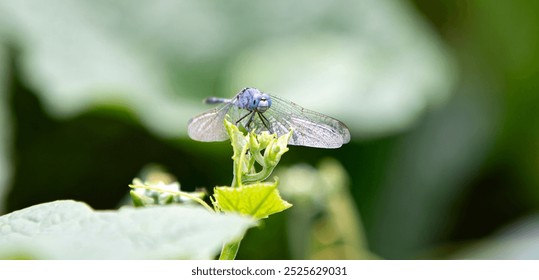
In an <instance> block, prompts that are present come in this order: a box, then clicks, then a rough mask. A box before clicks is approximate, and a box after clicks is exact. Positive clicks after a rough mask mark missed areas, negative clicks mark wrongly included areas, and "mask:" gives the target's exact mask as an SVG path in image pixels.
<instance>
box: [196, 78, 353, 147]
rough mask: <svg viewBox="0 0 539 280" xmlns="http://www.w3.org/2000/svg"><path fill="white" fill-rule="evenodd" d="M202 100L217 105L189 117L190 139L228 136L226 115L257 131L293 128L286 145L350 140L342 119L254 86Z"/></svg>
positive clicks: (280, 132)
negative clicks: (233, 94)
mask: <svg viewBox="0 0 539 280" xmlns="http://www.w3.org/2000/svg"><path fill="white" fill-rule="evenodd" d="M204 102H205V103H206V104H219V105H218V106H217V107H215V108H213V109H211V110H209V111H207V112H204V113H202V114H200V115H198V116H196V117H194V118H192V119H191V120H189V124H188V128H187V132H188V134H189V137H191V139H193V140H197V141H202V142H215V141H225V140H227V139H228V138H229V137H228V134H227V133H226V130H225V127H224V119H225V118H228V120H229V121H231V122H232V123H235V124H236V126H238V127H239V126H242V127H243V128H245V130H247V131H253V132H255V133H257V134H258V133H261V132H262V131H268V132H269V133H270V134H273V133H275V134H277V136H281V135H283V134H286V133H288V132H289V131H290V130H292V131H293V132H292V136H291V137H290V139H289V141H288V144H289V145H295V146H307V147H314V148H325V149H335V148H339V147H341V146H342V145H343V144H346V143H348V142H350V131H349V130H348V127H346V125H345V124H344V123H342V122H341V121H339V120H336V119H334V118H332V117H328V116H326V115H324V114H321V113H317V112H314V111H311V110H308V109H305V108H302V107H301V106H299V105H297V104H295V103H293V102H290V101H287V100H284V99H281V98H279V97H277V96H274V95H270V94H266V93H263V92H261V91H260V90H258V89H256V88H252V87H248V88H244V89H242V90H241V91H240V92H239V93H238V94H236V95H235V96H234V97H233V98H231V99H226V98H219V97H208V98H206V99H205V100H204Z"/></svg>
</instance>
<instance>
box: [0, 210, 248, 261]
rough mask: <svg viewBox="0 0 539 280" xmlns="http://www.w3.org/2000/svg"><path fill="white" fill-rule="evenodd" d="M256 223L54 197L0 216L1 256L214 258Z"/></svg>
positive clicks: (231, 217) (204, 212) (227, 216)
mask: <svg viewBox="0 0 539 280" xmlns="http://www.w3.org/2000/svg"><path fill="white" fill-rule="evenodd" d="M254 224H255V223H254V221H253V220H252V219H249V218H246V217H240V216H238V215H234V214H215V213H212V212H209V211H207V210H205V209H203V208H201V207H191V206H183V205H182V206H176V205H170V206H153V207H144V208H121V209H120V210H118V211H95V210H93V209H91V208H90V207H89V206H87V205H86V204H84V203H80V202H75V201H55V202H50V203H44V204H39V205H36V206H32V207H29V208H26V209H23V210H20V211H16V212H13V213H10V214H7V215H4V216H2V217H0V258H2V259H9V258H19V257H21V256H23V257H25V258H33V259H212V258H214V256H215V255H216V254H217V253H219V250H220V249H221V246H222V244H223V243H225V242H230V241H231V240H235V239H237V238H238V237H240V236H243V234H244V233H245V231H246V230H247V229H248V228H249V227H251V226H253V225H254Z"/></svg>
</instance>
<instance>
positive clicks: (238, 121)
mask: <svg viewBox="0 0 539 280" xmlns="http://www.w3.org/2000/svg"><path fill="white" fill-rule="evenodd" d="M252 113H253V112H251V111H249V112H248V113H247V114H245V115H243V117H241V118H240V119H239V120H237V121H236V126H238V124H239V123H240V122H241V121H242V120H243V119H245V117H247V116H249V115H250V114H252Z"/></svg>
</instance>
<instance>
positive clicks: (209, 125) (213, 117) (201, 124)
mask: <svg viewBox="0 0 539 280" xmlns="http://www.w3.org/2000/svg"><path fill="white" fill-rule="evenodd" d="M231 106H232V104H231V103H224V104H222V105H220V106H218V107H216V108H214V109H212V110H209V111H207V112H204V113H202V114H200V115H198V116H196V117H194V118H192V119H190V120H189V124H188V125H187V133H188V134H189V137H191V139H193V140H197V141H202V142H214V141H224V140H226V139H228V134H227V133H226V130H225V126H224V123H223V122H224V119H225V116H226V113H227V112H228V111H229V109H230V107H231Z"/></svg>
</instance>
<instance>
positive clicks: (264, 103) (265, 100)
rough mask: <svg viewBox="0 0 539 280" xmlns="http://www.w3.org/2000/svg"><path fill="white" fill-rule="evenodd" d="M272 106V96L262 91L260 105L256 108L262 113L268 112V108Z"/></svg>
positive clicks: (259, 99)
mask: <svg viewBox="0 0 539 280" xmlns="http://www.w3.org/2000/svg"><path fill="white" fill-rule="evenodd" d="M269 107H271V98H270V97H269V95H267V94H265V93H262V94H261V95H260V98H258V105H257V106H256V110H257V111H258V112H260V113H264V112H266V110H267V109H269Z"/></svg>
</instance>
